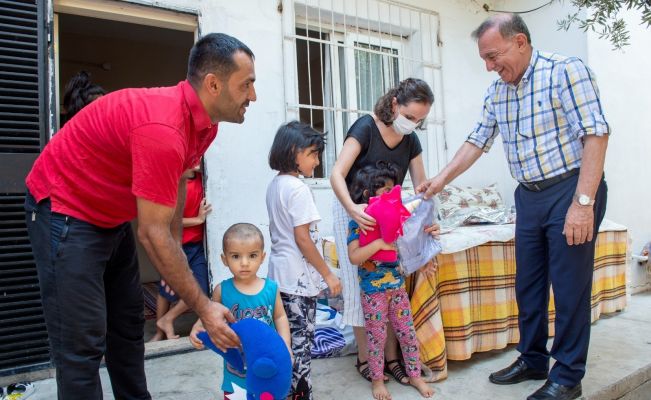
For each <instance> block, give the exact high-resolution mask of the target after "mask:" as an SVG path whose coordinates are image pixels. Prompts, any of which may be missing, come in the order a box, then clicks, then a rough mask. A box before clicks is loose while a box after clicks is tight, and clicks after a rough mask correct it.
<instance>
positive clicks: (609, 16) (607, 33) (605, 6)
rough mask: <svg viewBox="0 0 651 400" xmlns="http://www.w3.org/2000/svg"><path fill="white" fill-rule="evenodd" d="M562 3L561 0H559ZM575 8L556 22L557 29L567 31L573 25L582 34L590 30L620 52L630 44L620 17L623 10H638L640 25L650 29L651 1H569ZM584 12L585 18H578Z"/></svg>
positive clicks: (623, 22)
mask: <svg viewBox="0 0 651 400" xmlns="http://www.w3.org/2000/svg"><path fill="white" fill-rule="evenodd" d="M561 1H563V0H561ZM570 2H571V4H572V5H573V6H574V7H576V8H577V11H576V12H575V13H573V14H569V15H568V16H567V17H565V18H564V19H562V20H560V21H558V27H559V29H564V30H568V29H570V27H571V26H572V25H574V24H578V27H579V29H582V30H583V31H584V32H587V31H588V30H591V31H593V32H595V33H597V34H598V35H599V38H601V39H609V40H610V43H611V44H612V45H613V47H614V48H615V49H618V50H621V49H622V48H623V47H624V46H628V45H629V44H630V35H629V31H628V29H627V26H626V22H625V21H624V20H623V19H622V18H621V17H620V12H621V11H623V10H639V11H640V12H641V14H642V22H641V24H642V25H644V24H646V27H647V28H649V27H651V0H623V1H616V0H571V1H570ZM582 11H585V12H586V17H585V18H582V17H581V16H580V14H581V12H582Z"/></svg>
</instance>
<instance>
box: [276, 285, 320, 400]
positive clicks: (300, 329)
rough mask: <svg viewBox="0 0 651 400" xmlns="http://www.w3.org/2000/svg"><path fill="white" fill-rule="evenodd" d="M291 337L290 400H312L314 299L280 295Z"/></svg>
mask: <svg viewBox="0 0 651 400" xmlns="http://www.w3.org/2000/svg"><path fill="white" fill-rule="evenodd" d="M280 298H281V299H282V301H283V307H284V308H285V313H286V314H287V320H288V321H289V332H290V333H291V336H292V353H293V354H294V368H293V372H292V392H291V399H292V400H312V379H311V378H310V361H311V360H312V341H313V340H314V325H315V321H316V297H306V296H296V295H291V294H286V293H282V292H281V293H280Z"/></svg>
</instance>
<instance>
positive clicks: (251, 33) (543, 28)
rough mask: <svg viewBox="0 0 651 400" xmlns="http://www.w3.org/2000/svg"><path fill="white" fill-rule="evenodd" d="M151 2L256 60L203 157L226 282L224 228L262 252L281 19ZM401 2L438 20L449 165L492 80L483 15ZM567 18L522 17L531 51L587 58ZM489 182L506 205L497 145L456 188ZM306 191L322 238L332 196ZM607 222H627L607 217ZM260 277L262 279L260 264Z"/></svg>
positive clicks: (554, 12) (217, 6)
mask: <svg viewBox="0 0 651 400" xmlns="http://www.w3.org/2000/svg"><path fill="white" fill-rule="evenodd" d="M156 3H157V4H159V5H160V4H161V3H163V4H168V5H174V6H176V7H181V8H186V9H195V10H197V11H198V12H199V13H200V18H199V23H200V30H201V33H202V34H206V33H208V32H213V31H218V32H225V33H228V34H231V35H233V36H235V37H237V38H239V39H240V40H242V41H243V42H244V43H246V44H247V45H248V46H249V47H250V48H251V49H252V50H253V52H254V53H255V55H256V74H257V81H256V84H255V85H256V89H257V94H258V101H257V102H255V103H252V104H251V106H250V107H249V110H248V111H247V114H246V120H245V122H244V123H243V124H242V125H235V124H222V125H221V126H220V130H219V134H218V136H217V139H216V140H215V142H214V143H213V145H212V146H211V148H210V149H209V151H208V153H207V155H206V160H207V177H208V188H207V195H208V198H209V201H210V202H211V203H212V204H213V206H214V210H215V211H213V213H212V215H211V216H210V217H209V219H208V237H209V252H210V262H211V268H212V270H213V276H214V280H216V281H218V280H220V279H222V278H223V277H225V276H227V273H226V271H225V268H224V267H223V266H222V264H221V261H220V260H219V254H220V253H221V236H222V234H223V232H224V230H225V229H226V228H227V227H228V226H230V225H231V224H233V223H236V222H251V223H254V224H256V225H257V226H258V227H260V228H261V229H262V231H263V233H264V234H265V236H266V238H267V246H266V247H267V251H268V250H269V241H268V217H267V212H266V207H265V202H264V196H265V191H266V186H267V184H268V182H269V181H270V180H271V179H272V177H273V172H272V171H271V170H270V169H269V167H268V165H267V155H268V151H269V148H270V146H271V142H272V140H273V135H274V134H275V130H276V128H277V127H278V126H279V125H280V124H281V123H282V122H284V121H285V108H284V101H285V100H284V95H283V91H284V82H283V79H284V75H283V53H282V51H283V49H282V27H281V22H282V18H281V15H280V13H279V12H278V10H277V2H276V1H269V0H247V3H249V4H247V6H241V4H240V3H238V6H234V5H233V3H232V2H229V1H225V0H224V1H209V0H203V1H196V0H174V1H173V0H166V1H164V2H160V1H157V2H156ZM326 3H327V2H326ZM403 3H405V4H411V5H414V6H417V7H421V8H426V9H432V10H433V11H436V12H438V13H439V14H440V24H441V40H442V41H443V47H442V49H441V50H442V65H443V87H444V92H443V96H442V100H443V101H444V109H445V120H446V126H445V129H446V136H447V143H448V154H447V157H448V159H450V158H451V157H452V156H453V155H454V152H455V151H456V150H457V149H458V148H459V146H460V145H461V144H462V143H463V142H464V140H465V138H466V137H467V135H468V133H469V132H470V131H471V130H472V128H473V127H474V124H475V122H476V120H477V118H478V116H479V112H480V110H481V103H482V99H483V95H484V92H485V90H486V88H487V87H488V85H489V84H490V83H491V82H492V81H493V80H494V79H495V78H496V75H495V74H492V73H488V72H486V70H485V68H484V63H483V62H482V61H481V59H480V58H479V57H478V55H477V47H476V43H475V42H474V41H473V40H472V39H471V38H470V32H471V31H472V30H473V29H474V28H475V27H476V26H478V25H479V24H480V23H481V21H482V20H483V19H484V18H486V17H487V16H488V14H487V13H486V12H485V11H484V10H483V9H482V8H481V7H480V5H478V4H477V3H474V2H468V1H465V0H447V1H438V2H436V3H433V2H431V1H429V0H411V1H403ZM538 3H539V2H536V1H533V0H528V1H515V0H513V1H498V2H490V4H491V6H493V7H494V8H495V9H506V10H510V9H513V10H522V9H529V8H533V7H535V6H537V5H539V4H538ZM480 4H481V3H480ZM285 12H290V10H285ZM566 14H567V9H566V8H564V6H563V4H558V3H554V4H553V5H552V6H549V7H545V8H543V9H541V10H540V11H537V12H534V13H531V14H526V15H525V21H526V22H527V23H528V25H529V27H530V30H531V32H532V36H533V42H534V45H535V46H536V47H537V48H540V49H544V50H546V51H556V52H559V53H563V54H568V55H578V56H580V57H582V58H585V57H586V56H587V53H588V52H587V50H586V38H585V35H583V34H582V33H581V32H578V31H576V30H573V31H571V32H559V31H557V28H556V26H557V25H556V21H557V20H558V19H560V18H561V17H563V16H564V15H566ZM640 52H641V50H640ZM631 81H632V78H631ZM437 100H439V101H440V100H441V99H437ZM647 107H648V104H647ZM631 124H632V122H631ZM647 140H650V139H647ZM631 142H632V141H629V144H630V143H631ZM638 149H641V146H640V147H638ZM639 151H641V150H639ZM647 181H648V179H647ZM493 182H497V183H498V184H499V186H500V188H501V191H502V193H503V196H504V198H505V201H506V202H507V203H508V204H512V202H513V200H512V193H513V189H514V188H515V182H514V181H513V179H512V178H511V176H510V173H509V172H508V168H507V166H506V161H505V158H504V154H503V151H502V145H501V142H500V141H498V142H497V143H496V144H495V145H494V146H493V149H492V150H491V152H490V153H489V154H487V155H485V156H483V157H482V159H480V160H479V162H478V164H477V165H476V166H474V167H473V168H472V169H471V170H469V171H468V172H467V173H466V174H465V175H463V176H462V177H460V178H458V180H457V183H458V184H464V185H472V186H483V185H488V184H491V183H493ZM313 189H314V190H313V191H314V195H315V199H316V202H317V206H318V208H319V211H320V212H321V216H322V218H323V221H322V222H321V224H320V225H319V228H320V231H321V234H322V235H331V234H332V219H331V201H332V192H331V190H330V189H329V187H328V185H327V184H326V185H322V186H319V187H314V188H313ZM613 219H615V220H617V221H618V222H623V223H626V222H625V221H623V220H622V218H616V216H614V215H613ZM647 222H648V221H647ZM647 225H648V224H647ZM262 273H263V274H266V266H265V267H263V271H262Z"/></svg>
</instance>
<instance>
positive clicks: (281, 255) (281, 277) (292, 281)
mask: <svg viewBox="0 0 651 400" xmlns="http://www.w3.org/2000/svg"><path fill="white" fill-rule="evenodd" d="M267 212H268V213H269V233H270V234H271V254H270V256H269V278H271V279H273V280H274V281H276V282H278V289H279V290H280V291H281V292H282V293H287V294H293V295H298V296H309V297H312V296H316V295H317V294H319V292H320V291H321V290H322V289H325V288H326V285H325V282H323V279H322V278H321V274H319V272H317V270H316V269H315V268H314V267H313V266H312V264H310V263H309V262H307V260H306V259H305V257H303V254H302V253H301V250H300V249H299V248H298V245H297V244H296V238H295V237H294V227H297V226H301V225H305V224H308V223H309V224H310V237H311V238H312V240H313V241H314V243H315V245H316V248H317V249H318V250H319V253H321V251H322V249H321V246H320V244H321V243H320V240H321V239H320V237H319V232H318V230H317V227H316V223H317V222H319V221H321V217H320V216H319V211H318V210H317V208H316V204H314V198H313V197H312V192H311V191H310V188H309V187H308V186H307V185H306V184H305V183H303V182H302V181H301V180H300V179H298V178H296V177H294V176H292V175H276V177H274V179H273V180H272V181H271V183H270V184H269V186H268V187H267Z"/></svg>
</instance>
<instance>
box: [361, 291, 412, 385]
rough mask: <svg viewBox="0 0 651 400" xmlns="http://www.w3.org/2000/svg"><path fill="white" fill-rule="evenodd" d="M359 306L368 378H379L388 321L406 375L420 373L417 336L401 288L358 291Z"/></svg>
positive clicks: (409, 309) (382, 364)
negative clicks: (373, 291) (360, 297)
mask: <svg viewBox="0 0 651 400" xmlns="http://www.w3.org/2000/svg"><path fill="white" fill-rule="evenodd" d="M362 309H363V310H364V322H365V328H366V341H367V343H368V365H369V369H370V370H371V379H373V380H378V379H383V378H382V376H383V374H384V344H385V342H386V338H387V323H388V322H389V321H390V322H391V326H392V327H393V330H394V332H395V333H396V337H397V338H398V342H399V343H400V349H401V350H402V356H403V358H404V361H405V370H406V371H407V375H409V376H410V377H417V376H420V356H419V352H418V340H417V339H416V330H415V329H414V321H413V319H412V317H411V306H410V304H409V297H408V296H407V291H405V288H404V287H400V288H397V289H389V290H387V291H384V292H378V293H373V294H366V293H362Z"/></svg>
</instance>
